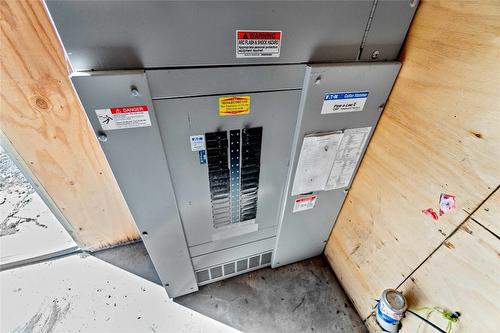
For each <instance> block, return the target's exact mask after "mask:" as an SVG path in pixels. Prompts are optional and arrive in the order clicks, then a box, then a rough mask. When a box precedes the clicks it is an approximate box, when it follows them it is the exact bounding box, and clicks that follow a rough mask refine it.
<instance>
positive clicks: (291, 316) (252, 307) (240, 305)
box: [94, 243, 366, 333]
mask: <svg viewBox="0 0 500 333" xmlns="http://www.w3.org/2000/svg"><path fill="white" fill-rule="evenodd" d="M94 256H95V257H97V258H99V259H101V260H104V261H106V262H108V263H110V264H112V265H114V266H117V267H120V268H122V269H125V270H127V271H129V272H132V273H134V274H136V275H138V276H141V277H143V278H145V279H148V280H150V281H152V282H154V283H156V284H158V285H161V282H160V279H159V278H158V275H157V274H156V271H155V269H154V267H153V264H152V263H151V260H150V259H149V256H148V254H147V251H146V249H145V248H144V245H143V244H142V243H136V244H132V245H128V246H122V247H117V248H114V249H110V250H105V251H101V252H98V253H96V254H94ZM174 301H175V302H176V303H178V304H181V305H183V306H185V307H187V308H190V309H192V310H194V311H196V312H199V313H201V314H203V315H205V316H207V317H210V318H213V319H215V320H217V321H219V322H222V323H224V324H227V325H229V326H231V327H233V328H236V329H238V330H241V331H243V332H259V333H262V332H286V333H294V332H356V333H358V332H366V328H365V326H364V324H363V322H362V320H361V319H360V317H359V316H358V314H357V312H356V311H355V310H354V308H353V307H352V305H351V302H350V301H349V299H348V298H347V297H346V295H345V293H344V291H343V289H342V288H341V287H340V285H339V283H338V281H337V278H336V277H335V275H334V273H333V272H332V270H331V268H330V266H329V265H328V263H327V262H326V261H325V260H324V259H323V258H322V257H316V258H313V259H309V260H305V261H301V262H299V263H295V264H292V265H288V266H284V267H280V268H278V269H271V268H265V269H261V270H258V271H254V272H250V273H247V274H243V275H239V276H236V277H234V278H231V279H227V280H223V281H220V282H215V283H212V284H209V285H206V286H203V287H201V288H200V290H199V291H198V292H197V293H193V294H189V295H186V296H183V297H178V298H176V299H175V300H174Z"/></svg>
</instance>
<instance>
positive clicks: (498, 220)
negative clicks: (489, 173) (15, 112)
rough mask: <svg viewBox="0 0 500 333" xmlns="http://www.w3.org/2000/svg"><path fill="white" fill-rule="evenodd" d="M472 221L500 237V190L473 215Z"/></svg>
mask: <svg viewBox="0 0 500 333" xmlns="http://www.w3.org/2000/svg"><path fill="white" fill-rule="evenodd" d="M499 163H500V161H499ZM499 168H500V166H499ZM472 219H473V220H474V221H476V222H478V223H480V224H481V225H482V226H484V227H485V228H486V229H488V230H490V231H491V232H492V233H494V234H495V235H497V236H499V237H500V189H498V190H496V192H495V193H493V195H492V196H491V197H490V198H489V199H488V200H487V201H486V202H485V203H484V204H483V205H481V207H480V208H479V209H478V210H477V211H475V212H474V214H472Z"/></svg>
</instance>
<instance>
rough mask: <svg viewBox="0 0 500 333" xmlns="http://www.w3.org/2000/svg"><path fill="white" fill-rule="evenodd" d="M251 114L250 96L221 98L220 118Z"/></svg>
mask: <svg viewBox="0 0 500 333" xmlns="http://www.w3.org/2000/svg"><path fill="white" fill-rule="evenodd" d="M248 113H250V96H224V97H219V116H234V115H238V114H248Z"/></svg>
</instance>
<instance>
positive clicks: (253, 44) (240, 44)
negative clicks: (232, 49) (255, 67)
mask: <svg viewBox="0 0 500 333" xmlns="http://www.w3.org/2000/svg"><path fill="white" fill-rule="evenodd" d="M282 35H283V33H282V32H281V31H268V30H236V58H277V57H279V56H280V51H281V37H282Z"/></svg>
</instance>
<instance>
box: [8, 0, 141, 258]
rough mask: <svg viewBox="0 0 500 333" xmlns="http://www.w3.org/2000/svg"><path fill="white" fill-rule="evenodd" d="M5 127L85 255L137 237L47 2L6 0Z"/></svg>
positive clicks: (9, 139)
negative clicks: (71, 75) (76, 87)
mask: <svg viewBox="0 0 500 333" xmlns="http://www.w3.org/2000/svg"><path fill="white" fill-rule="evenodd" d="M0 12H1V17H2V18H1V20H0V26H1V40H0V43H1V56H0V59H1V62H0V66H1V67H0V70H1V80H0V84H1V88H0V107H1V110H0V129H1V131H2V133H3V136H4V137H6V140H8V141H9V143H8V144H9V145H12V146H13V147H14V148H15V150H16V152H17V153H18V155H19V156H20V157H21V158H22V162H24V164H25V165H27V166H28V168H29V173H30V174H31V176H33V177H34V178H35V183H38V184H40V186H41V187H43V190H44V191H45V192H46V193H47V194H48V195H49V196H50V198H51V199H52V202H53V203H54V204H55V206H56V209H58V210H59V211H60V212H61V214H62V215H63V216H64V220H65V221H67V223H68V225H66V228H67V229H68V230H69V231H70V234H71V235H72V236H73V237H74V239H75V240H76V242H77V243H78V244H79V245H80V246H81V247H83V248H85V249H94V250H95V249H99V248H103V247H107V246H110V245H115V244H119V243H123V242H128V241H131V240H135V239H137V238H139V236H138V232H137V230H136V227H135V224H134V223H133V219H132V216H131V214H130V212H129V210H128V207H127V205H126V203H125V200H124V199H123V196H122V194H121V192H120V190H119V188H118V185H117V183H116V180H115V179H114V176H113V174H112V172H111V169H110V168H109V165H108V163H107V161H106V159H105V157H104V154H103V153H102V151H101V148H100V147H99V145H98V143H97V140H96V138H95V135H94V133H93V131H92V130H91V128H90V126H89V124H88V120H87V118H86V117H85V114H84V112H83V110H82V107H81V105H80V102H79V100H78V98H77V97H76V94H75V92H74V90H73V88H72V85H71V83H70V81H69V79H68V70H67V64H66V60H65V58H64V53H63V50H62V47H61V45H60V43H59V40H58V38H57V35H56V33H55V31H54V29H53V27H52V24H51V22H50V19H49V17H48V15H47V14H46V12H45V8H44V5H43V3H42V1H2V2H1V3H0Z"/></svg>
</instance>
